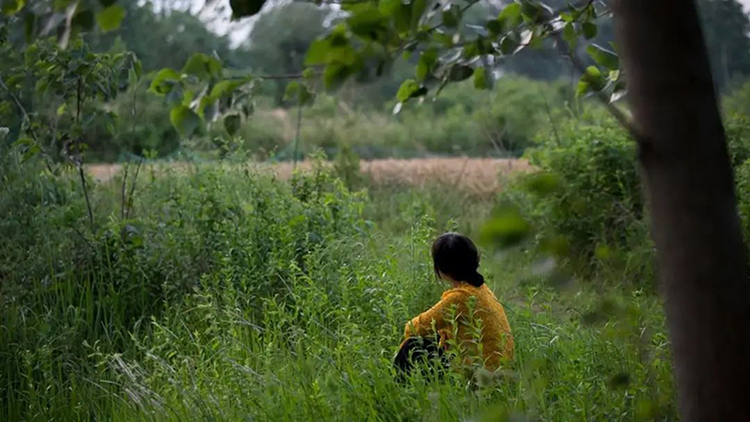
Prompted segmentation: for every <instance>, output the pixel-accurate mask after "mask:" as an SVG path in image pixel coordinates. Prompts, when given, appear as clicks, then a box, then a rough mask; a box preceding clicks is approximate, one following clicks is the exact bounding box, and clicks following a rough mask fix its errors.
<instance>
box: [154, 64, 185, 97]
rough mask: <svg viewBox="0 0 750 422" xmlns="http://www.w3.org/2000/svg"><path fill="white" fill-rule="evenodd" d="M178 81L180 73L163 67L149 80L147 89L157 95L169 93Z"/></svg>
mask: <svg viewBox="0 0 750 422" xmlns="http://www.w3.org/2000/svg"><path fill="white" fill-rule="evenodd" d="M178 83H180V74H179V73H177V72H175V71H174V70H172V69H170V68H167V67H165V68H164V69H162V70H160V71H159V72H158V73H157V74H156V76H155V77H154V80H153V81H151V87H149V91H151V92H153V93H155V94H159V95H164V94H169V93H170V92H171V91H172V89H173V88H174V86H175V85H176V84H178Z"/></svg>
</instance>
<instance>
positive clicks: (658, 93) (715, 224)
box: [614, 0, 750, 421]
mask: <svg viewBox="0 0 750 422" xmlns="http://www.w3.org/2000/svg"><path fill="white" fill-rule="evenodd" d="M614 19H615V30H616V36H617V41H618V44H619V46H618V49H619V50H620V55H621V57H622V61H623V65H624V69H625V72H626V75H627V78H628V84H629V87H628V89H629V99H630V104H631V107H632V110H633V115H634V120H635V129H636V131H637V132H638V136H637V138H638V139H637V141H638V145H639V149H640V161H641V165H642V168H643V177H644V179H645V180H644V186H646V196H647V198H648V203H649V207H650V212H651V220H652V230H651V231H652V236H653V238H654V241H655V243H656V249H657V264H658V273H659V276H660V279H661V290H662V294H663V296H664V301H665V310H666V316H667V324H668V328H669V334H670V339H671V343H672V352H673V357H674V370H675V378H676V381H677V388H678V398H679V406H680V413H681V415H682V420H683V421H749V420H750V400H749V399H748V396H747V394H748V392H749V391H750V388H749V387H750V284H749V283H748V279H747V272H746V271H747V269H746V265H747V253H746V250H745V247H744V244H743V242H742V235H741V230H740V222H739V218H738V216H737V211H736V204H735V195H734V183H733V180H732V170H731V167H730V164H729V158H728V154H727V148H726V141H725V136H724V129H723V127H722V123H721V116H720V113H719V108H718V105H717V99H716V96H715V92H714V88H713V82H712V78H711V70H710V66H709V60H708V56H707V54H706V49H705V44H704V41H703V35H702V33H701V28H700V23H699V20H698V14H697V10H696V6H695V4H694V2H693V1H692V0H615V2H614Z"/></svg>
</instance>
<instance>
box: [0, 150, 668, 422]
mask: <svg viewBox="0 0 750 422" xmlns="http://www.w3.org/2000/svg"><path fill="white" fill-rule="evenodd" d="M38 170H39V169H38V168H36V167H35V166H34V165H33V164H30V163H27V164H19V163H18V162H17V161H16V159H15V157H14V156H13V155H10V156H9V158H8V159H7V160H6V162H4V163H3V166H2V167H1V168H0V180H2V192H0V213H2V215H7V216H8V217H7V219H6V220H4V221H3V222H2V223H1V224H2V225H0V230H1V231H0V237H1V238H2V239H3V240H2V241H1V242H0V265H2V266H1V267H0V275H1V276H2V278H3V282H2V286H1V287H0V293H1V294H2V296H1V298H0V301H1V302H2V307H1V308H0V309H2V310H0V321H1V325H0V420H8V421H15V420H128V421H129V420H153V421H162V420H175V421H178V420H211V421H213V420H217V421H220V420H257V421H265V420H273V421H277V420H280V421H283V420H290V421H303V420H316V421H321V420H342V421H352V420H383V421H392V420H404V421H422V420H448V421H453V420H506V419H504V416H503V415H505V416H506V417H519V418H520V420H526V419H525V418H528V420H549V421H591V420H607V421H610V420H623V421H637V420H676V410H675V404H674V391H673V381H672V376H671V370H670V364H669V362H670V358H669V354H668V343H667V341H666V338H665V334H664V332H665V329H664V326H663V325H664V321H663V315H662V312H661V306H660V303H659V302H658V300H657V299H656V298H655V297H653V296H651V295H650V294H648V293H643V292H641V291H626V290H622V289H618V288H617V287H615V286H611V287H608V288H606V289H604V288H601V286H600V287H599V288H597V289H595V288H594V286H593V285H592V284H587V283H585V282H583V281H580V280H579V282H578V283H576V284H575V286H573V287H571V286H572V285H571V286H569V287H568V288H567V289H565V290H556V289H555V288H554V283H550V282H548V281H549V280H548V279H549V276H547V275H544V274H538V271H536V270H535V269H538V268H539V265H538V264H537V260H538V258H539V257H537V256H535V255H534V254H532V253H531V252H529V251H526V250H524V249H522V248H521V249H515V250H510V251H502V252H494V251H492V250H490V249H484V250H483V252H484V261H483V264H482V267H481V268H482V269H483V271H484V273H485V274H486V275H487V278H488V280H489V283H490V285H491V286H492V288H493V289H494V290H495V292H496V293H497V295H498V297H499V298H500V300H501V301H502V302H503V303H504V304H505V306H506V309H507V312H508V317H509V319H510V322H511V325H512V329H513V333H514V336H515V339H516V344H517V358H516V361H515V363H514V366H513V367H512V368H509V371H508V372H507V373H505V374H504V375H503V377H502V378H500V379H498V380H491V379H488V378H487V377H480V378H479V379H478V382H470V381H469V380H467V379H466V378H464V377H462V376H459V375H450V376H448V377H447V378H446V379H445V380H442V381H435V380H424V379H421V378H419V376H416V377H414V378H413V379H411V380H410V381H409V382H407V383H406V384H404V385H401V384H399V383H397V382H396V381H394V378H393V373H392V370H391V367H390V359H391V357H392V356H393V354H394V353H395V348H396V346H397V345H398V343H399V340H400V337H401V335H402V330H403V326H404V322H405V321H406V320H408V319H409V318H410V317H411V316H413V315H415V314H417V313H418V312H421V311H423V310H424V309H426V308H427V307H428V306H430V305H431V304H432V303H434V302H435V301H436V300H437V299H438V298H439V295H440V291H441V290H442V288H443V286H441V285H439V284H438V283H437V282H436V281H435V280H434V279H433V277H432V275H431V263H430V260H429V245H430V242H431V240H432V239H433V238H434V236H435V235H436V234H437V233H439V232H441V231H443V230H446V229H455V228H458V229H461V230H462V231H466V232H468V233H472V234H473V233H475V232H476V227H477V225H478V224H479V222H480V221H479V220H481V219H482V218H484V216H486V215H487V213H488V212H489V210H490V209H491V208H492V202H491V200H481V199H479V198H470V197H465V196H462V195H461V194H457V193H450V194H446V193H444V192H442V191H441V190H436V188H424V189H414V190H399V189H395V188H394V189H390V190H389V189H385V190H382V189H372V190H371V191H370V192H363V193H351V192H349V191H347V190H346V189H345V188H344V187H343V185H342V184H341V183H340V182H339V181H338V180H336V179H334V178H332V177H331V176H330V175H328V174H326V173H324V172H320V173H317V174H313V175H310V176H305V177H299V178H297V179H295V180H294V181H292V182H291V183H282V182H278V181H276V180H273V179H271V178H269V177H267V176H264V175H258V174H254V173H253V172H252V171H251V170H249V169H243V168H241V167H237V166H233V167H225V166H222V165H204V166H198V167H194V168H192V169H191V170H190V171H189V172H186V173H181V174H171V175H170V174H166V175H159V176H157V175H156V173H152V174H148V172H146V173H144V174H142V175H141V179H140V180H139V184H138V189H137V191H136V198H135V203H134V210H135V211H134V215H133V216H132V218H131V219H130V220H127V221H123V220H121V219H120V209H119V206H120V186H119V184H118V181H117V180H115V181H113V182H112V184H111V185H104V186H97V187H96V188H95V189H94V191H93V192H92V196H93V197H94V198H96V201H95V204H94V206H95V214H96V216H97V221H96V225H97V230H96V231H95V232H93V233H92V232H91V231H90V230H89V229H88V227H87V225H86V220H85V206H84V205H83V202H82V195H81V192H80V188H79V187H78V185H77V184H76V183H75V178H74V175H72V174H71V175H67V176H64V177H61V178H58V177H55V178H53V177H51V176H44V175H41V176H40V172H39V171H38ZM441 192H442V193H443V194H442V195H441ZM514 420H515V419H514Z"/></svg>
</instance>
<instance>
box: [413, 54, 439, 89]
mask: <svg viewBox="0 0 750 422" xmlns="http://www.w3.org/2000/svg"><path fill="white" fill-rule="evenodd" d="M437 58H438V53H437V50H435V49H434V48H431V49H429V50H425V51H423V52H421V53H419V62H418V63H417V70H416V73H417V75H416V76H417V80H418V81H424V80H425V79H427V76H428V75H429V74H430V71H431V70H432V67H433V66H434V65H435V63H437Z"/></svg>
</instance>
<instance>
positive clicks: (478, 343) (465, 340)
mask: <svg viewBox="0 0 750 422" xmlns="http://www.w3.org/2000/svg"><path fill="white" fill-rule="evenodd" d="M472 298H476V299H472ZM433 324H434V325H433ZM435 332H437V333H438V334H439V335H440V345H441V346H442V347H443V348H445V349H446V350H450V349H451V348H453V347H458V350H457V351H456V352H457V354H458V356H460V357H461V358H462V359H463V360H464V362H470V361H471V358H472V357H479V358H481V359H482V362H483V364H484V367H485V368H487V369H489V370H493V371H494V370H496V369H498V368H500V366H501V365H502V363H503V362H504V361H507V360H511V359H513V353H514V343H513V336H512V334H511V332H510V324H508V318H507V317H506V316H505V309H503V305H501V304H500V302H498V300H497V298H496V297H495V294H494V293H492V290H490V289H489V287H487V285H486V284H483V285H482V286H481V287H474V286H472V285H470V284H466V283H462V284H461V285H460V286H459V287H456V288H453V289H450V290H447V291H445V292H443V296H442V298H441V300H440V302H438V303H437V304H436V305H435V306H433V307H432V308H430V309H429V310H427V311H425V312H423V313H421V314H419V315H417V316H416V317H414V318H413V319H412V320H411V321H409V322H407V323H406V328H405V329H404V338H405V339H406V338H409V337H412V336H429V335H431V334H435ZM453 340H455V341H453Z"/></svg>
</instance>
